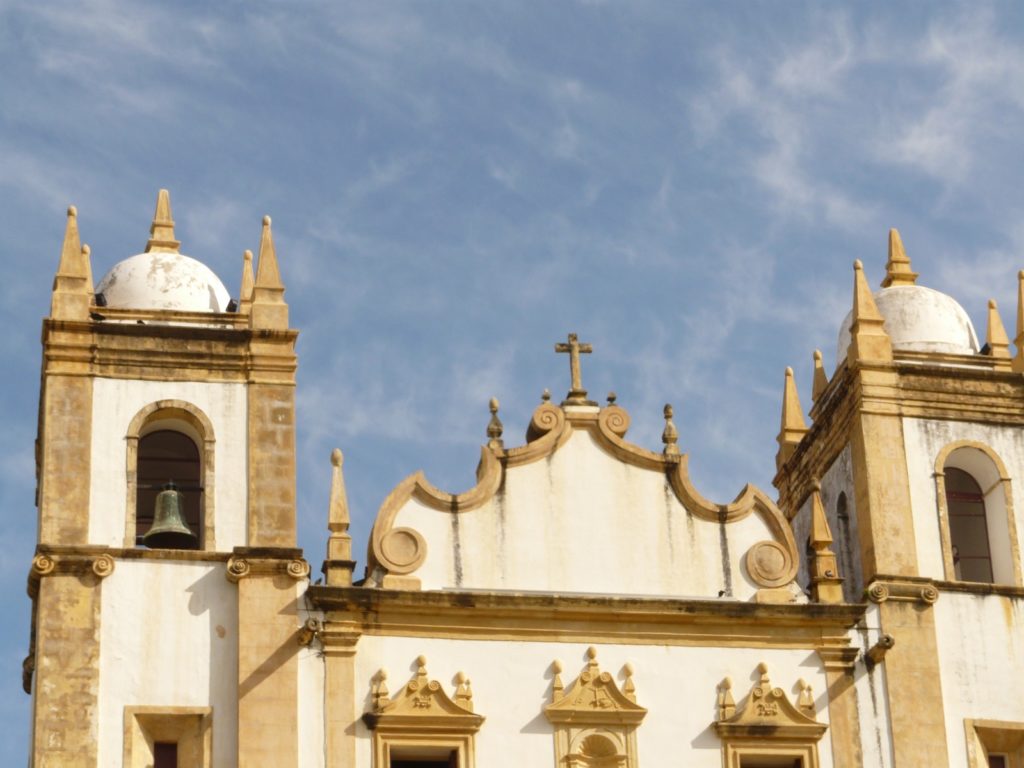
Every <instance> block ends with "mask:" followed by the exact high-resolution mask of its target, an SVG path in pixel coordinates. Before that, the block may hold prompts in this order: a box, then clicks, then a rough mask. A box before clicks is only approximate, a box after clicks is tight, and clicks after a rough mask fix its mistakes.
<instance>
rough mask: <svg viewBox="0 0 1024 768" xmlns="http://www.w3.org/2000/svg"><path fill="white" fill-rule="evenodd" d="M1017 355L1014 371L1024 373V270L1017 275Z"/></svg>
mask: <svg viewBox="0 0 1024 768" xmlns="http://www.w3.org/2000/svg"><path fill="white" fill-rule="evenodd" d="M1013 343H1014V344H1015V345H1016V347H1017V354H1016V355H1014V358H1013V370H1014V371H1015V372H1016V373H1024V269H1022V270H1021V271H1020V272H1018V273H1017V335H1016V336H1014V338H1013Z"/></svg>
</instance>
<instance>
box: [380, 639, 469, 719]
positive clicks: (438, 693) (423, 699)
mask: <svg viewBox="0 0 1024 768" xmlns="http://www.w3.org/2000/svg"><path fill="white" fill-rule="evenodd" d="M416 666H417V669H416V674H415V675H413V677H412V679H411V680H410V681H409V682H408V683H406V684H405V685H403V686H402V689H401V690H400V691H399V692H398V694H397V695H396V696H395V697H394V698H393V699H391V698H388V689H387V684H386V682H385V681H386V679H387V673H386V672H385V671H384V670H383V669H382V670H381V671H380V672H378V673H377V675H376V676H375V679H374V682H373V688H372V691H371V693H372V696H371V698H372V701H373V710H372V711H371V712H367V713H366V714H364V715H363V721H364V722H365V723H366V725H367V726H368V727H369V728H370V729H372V730H383V731H397V732H401V733H408V732H411V731H418V730H427V731H429V730H434V729H437V728H439V727H443V728H444V729H446V730H449V731H461V732H467V733H475V732H476V731H477V730H479V728H480V726H481V725H482V724H483V722H484V718H483V716H482V715H478V714H475V713H474V712H473V692H472V689H471V688H470V683H469V678H467V677H466V675H465V674H464V673H462V672H460V673H459V674H458V681H459V682H458V683H457V685H456V689H455V700H454V701H453V700H452V699H451V698H450V697H449V696H448V694H446V693H445V692H444V689H443V688H442V687H441V684H440V683H439V682H437V681H436V680H431V679H430V678H429V676H428V675H427V659H426V657H425V656H420V657H418V658H417V659H416Z"/></svg>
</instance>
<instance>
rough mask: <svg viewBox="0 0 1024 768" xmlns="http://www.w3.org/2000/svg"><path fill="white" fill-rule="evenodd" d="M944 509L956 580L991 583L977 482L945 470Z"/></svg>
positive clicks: (982, 500)
mask: <svg viewBox="0 0 1024 768" xmlns="http://www.w3.org/2000/svg"><path fill="white" fill-rule="evenodd" d="M946 510H947V512H948V514H949V542H950V547H951V549H952V555H953V571H954V573H955V574H956V578H957V579H963V580H964V581H986V582H989V583H992V582H993V581H994V580H995V579H994V578H993V576H992V550H991V548H990V547H989V541H988V525H987V522H986V518H985V496H984V494H982V492H981V486H979V485H978V483H977V481H976V480H975V479H974V478H973V477H971V476H970V475H969V474H967V473H966V472H964V471H963V470H962V469H957V468H956V467H949V468H948V469H947V470H946Z"/></svg>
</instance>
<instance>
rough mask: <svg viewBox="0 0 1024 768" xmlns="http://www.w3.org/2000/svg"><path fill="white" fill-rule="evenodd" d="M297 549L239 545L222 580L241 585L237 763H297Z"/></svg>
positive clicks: (300, 563)
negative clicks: (224, 578)
mask: <svg viewBox="0 0 1024 768" xmlns="http://www.w3.org/2000/svg"><path fill="white" fill-rule="evenodd" d="M308 576H309V564H308V563H306V561H305V560H303V559H302V550H299V549H285V548H253V547H236V548H235V550H234V555H233V556H232V558H231V559H230V560H229V561H228V567H227V578H228V580H229V581H232V582H234V583H236V584H237V585H238V765H239V766H250V765H253V766H255V765H274V766H282V767H284V766H297V765H298V759H299V744H298V704H299V702H298V652H299V649H300V645H299V642H298V638H299V629H300V622H299V618H298V605H297V602H298V596H299V591H300V590H299V585H300V582H303V581H305V580H306V579H307V577H308Z"/></svg>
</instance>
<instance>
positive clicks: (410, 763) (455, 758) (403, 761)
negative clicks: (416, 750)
mask: <svg viewBox="0 0 1024 768" xmlns="http://www.w3.org/2000/svg"><path fill="white" fill-rule="evenodd" d="M390 763H391V765H390V766H389V768H457V766H458V765H459V753H458V752H457V751H456V750H454V749H453V750H452V751H451V753H450V754H449V755H448V756H447V757H429V758H423V759H421V760H417V759H412V758H405V757H400V758H392V759H391V761H390Z"/></svg>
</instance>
